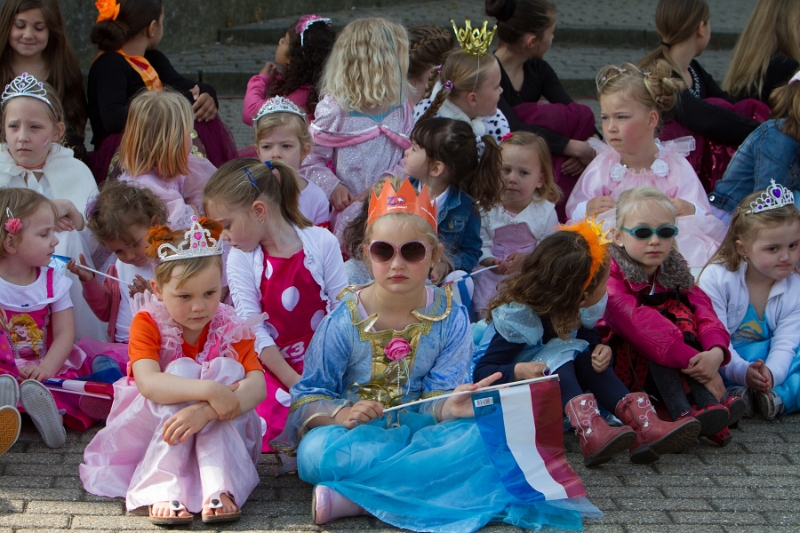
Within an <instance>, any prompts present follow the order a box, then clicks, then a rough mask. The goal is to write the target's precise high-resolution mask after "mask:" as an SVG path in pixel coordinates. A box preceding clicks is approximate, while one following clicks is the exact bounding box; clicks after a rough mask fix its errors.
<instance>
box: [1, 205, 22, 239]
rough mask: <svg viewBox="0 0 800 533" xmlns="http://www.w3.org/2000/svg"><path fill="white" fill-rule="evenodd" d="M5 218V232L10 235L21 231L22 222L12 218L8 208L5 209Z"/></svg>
mask: <svg viewBox="0 0 800 533" xmlns="http://www.w3.org/2000/svg"><path fill="white" fill-rule="evenodd" d="M6 216H7V217H8V220H6V223H5V226H4V227H5V228H6V231H7V232H9V233H10V234H12V235H14V234H16V233H19V231H20V230H21V229H22V222H21V221H20V220H19V219H18V218H14V215H12V214H11V209H9V208H8V207H6Z"/></svg>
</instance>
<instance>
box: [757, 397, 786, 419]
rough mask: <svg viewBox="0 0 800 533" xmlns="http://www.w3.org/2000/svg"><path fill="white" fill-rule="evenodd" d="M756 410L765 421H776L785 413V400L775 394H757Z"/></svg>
mask: <svg viewBox="0 0 800 533" xmlns="http://www.w3.org/2000/svg"><path fill="white" fill-rule="evenodd" d="M756 408H757V409H758V414H759V415H761V418H763V419H764V420H775V418H776V417H777V416H778V415H779V414H781V413H782V412H783V400H782V399H781V397H780V396H778V395H777V394H775V393H774V392H772V391H770V392H757V393H756Z"/></svg>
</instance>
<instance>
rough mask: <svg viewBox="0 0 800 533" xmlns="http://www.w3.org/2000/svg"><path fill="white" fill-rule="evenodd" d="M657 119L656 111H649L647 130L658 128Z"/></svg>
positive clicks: (658, 117)
mask: <svg viewBox="0 0 800 533" xmlns="http://www.w3.org/2000/svg"><path fill="white" fill-rule="evenodd" d="M659 119H660V116H659V114H658V111H656V110H655V109H653V110H651V111H650V115H649V116H648V117H647V127H648V129H651V130H654V129H656V127H657V126H658V121H659Z"/></svg>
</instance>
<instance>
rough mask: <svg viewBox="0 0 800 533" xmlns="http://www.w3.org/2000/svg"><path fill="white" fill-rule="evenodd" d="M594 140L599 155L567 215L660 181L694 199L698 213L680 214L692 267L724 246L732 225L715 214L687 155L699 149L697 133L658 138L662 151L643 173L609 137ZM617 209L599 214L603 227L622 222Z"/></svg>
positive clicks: (670, 191)
mask: <svg viewBox="0 0 800 533" xmlns="http://www.w3.org/2000/svg"><path fill="white" fill-rule="evenodd" d="M589 144H590V145H591V146H592V148H594V149H595V151H596V152H597V157H595V159H594V161H592V162H591V163H590V164H589V166H588V167H586V170H584V171H583V175H581V178H580V179H579V180H578V183H577V184H575V188H574V189H573V190H572V194H571V195H570V197H569V200H568V201H567V216H568V217H569V218H570V219H571V220H581V219H583V218H585V216H586V215H587V212H586V206H587V204H588V202H589V200H591V199H593V198H597V197H599V196H610V197H611V198H613V199H614V200H615V201H616V200H617V199H619V195H620V194H622V193H623V191H627V190H628V189H633V188H634V187H639V186H642V185H648V186H650V187H654V188H656V189H658V190H659V191H661V192H663V193H664V194H665V195H667V197H668V198H680V199H681V200H685V201H687V202H689V203H691V204H694V207H695V214H694V215H688V216H682V217H678V218H677V222H676V224H677V226H678V237H677V242H678V249H679V251H680V253H681V255H682V256H683V257H684V259H686V261H687V262H688V263H689V267H690V268H693V269H700V268H702V267H704V266H705V265H706V263H708V260H709V259H710V258H711V256H712V255H713V254H714V253H715V252H716V251H717V248H719V244H720V242H722V239H723V238H724V237H725V233H726V232H727V228H726V227H725V224H723V223H722V222H720V220H719V219H717V218H716V217H715V216H714V215H712V214H711V204H709V203H708V197H707V196H706V193H705V190H703V186H702V184H701V183H700V180H699V179H698V177H697V174H695V172H694V169H693V168H692V166H691V165H690V164H689V162H688V161H687V160H686V156H687V155H688V154H689V153H690V152H691V151H692V150H694V139H693V138H691V137H684V138H682V139H676V140H674V141H669V142H665V143H662V142H660V141H658V140H657V141H656V146H657V147H658V157H657V158H656V160H655V161H654V162H653V164H652V165H651V167H650V168H649V169H648V170H646V171H644V172H641V173H638V172H634V171H633V170H631V169H629V168H627V167H625V166H624V165H622V164H621V163H620V155H619V153H618V152H617V151H616V150H614V149H613V148H611V147H610V146H608V145H607V144H606V143H604V142H600V141H598V140H596V139H589ZM588 214H589V215H591V214H592V213H588ZM616 214H617V210H616V209H611V210H609V211H606V212H605V213H603V214H601V215H598V217H597V220H598V221H602V222H603V229H605V230H610V229H613V228H615V227H616Z"/></svg>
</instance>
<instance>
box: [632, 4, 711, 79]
mask: <svg viewBox="0 0 800 533" xmlns="http://www.w3.org/2000/svg"><path fill="white" fill-rule="evenodd" d="M710 19H711V9H710V8H709V7H708V2H706V0H659V2H658V7H656V31H657V32H658V36H659V37H660V38H661V44H659V45H658V48H656V49H655V50H653V51H652V52H650V53H649V54H647V55H646V56H645V57H644V59H642V60H641V61H639V66H640V67H642V68H645V67H646V66H647V65H650V64H651V63H654V62H655V61H656V60H658V59H663V60H664V61H666V62H667V63H669V65H670V67H671V68H672V70H674V71H675V72H680V71H681V70H682V69H681V67H679V66H678V64H677V63H676V62H675V60H674V59H673V58H672V55H671V54H670V53H669V49H670V47H671V46H673V45H676V44H678V43H682V42H684V41H686V40H687V39H689V38H691V37H692V36H693V35H694V33H695V32H696V31H697V28H698V27H699V26H700V24H702V23H704V22H705V23H706V24H708V21H709V20H710Z"/></svg>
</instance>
